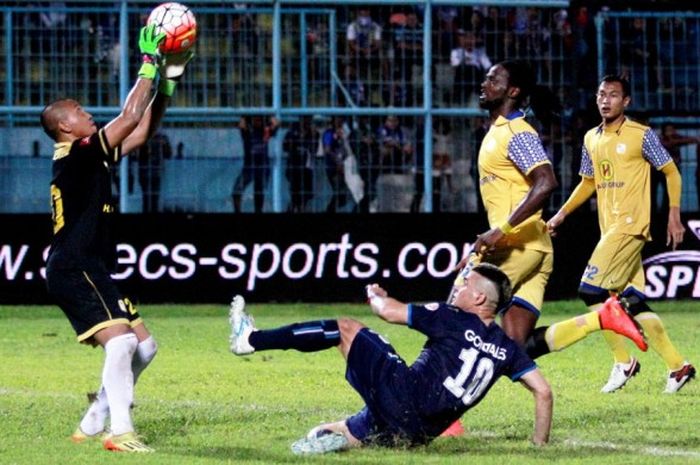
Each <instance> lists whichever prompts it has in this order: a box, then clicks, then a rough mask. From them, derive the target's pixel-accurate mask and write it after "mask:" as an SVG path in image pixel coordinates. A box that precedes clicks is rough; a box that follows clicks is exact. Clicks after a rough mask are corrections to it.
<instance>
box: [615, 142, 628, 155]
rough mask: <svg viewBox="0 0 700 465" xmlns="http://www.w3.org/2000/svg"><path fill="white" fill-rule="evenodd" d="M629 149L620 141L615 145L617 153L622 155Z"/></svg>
mask: <svg viewBox="0 0 700 465" xmlns="http://www.w3.org/2000/svg"><path fill="white" fill-rule="evenodd" d="M626 151H627V145H626V144H623V143H619V144H617V145H616V146H615V153H617V154H618V155H622V154H623V153H625V152H626Z"/></svg>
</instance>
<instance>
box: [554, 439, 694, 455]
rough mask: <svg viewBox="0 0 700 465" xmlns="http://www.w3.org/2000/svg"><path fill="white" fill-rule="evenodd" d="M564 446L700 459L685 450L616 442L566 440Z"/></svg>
mask: <svg viewBox="0 0 700 465" xmlns="http://www.w3.org/2000/svg"><path fill="white" fill-rule="evenodd" d="M564 444H566V445H569V446H574V447H584V448H591V449H606V450H614V451H622V452H632V453H635V454H644V455H651V456H655V457H692V458H696V459H700V452H696V451H692V450H683V449H671V448H667V447H656V446H649V445H643V444H638V445H632V444H615V443H614V442H608V441H581V440H579V439H566V440H565V441H564Z"/></svg>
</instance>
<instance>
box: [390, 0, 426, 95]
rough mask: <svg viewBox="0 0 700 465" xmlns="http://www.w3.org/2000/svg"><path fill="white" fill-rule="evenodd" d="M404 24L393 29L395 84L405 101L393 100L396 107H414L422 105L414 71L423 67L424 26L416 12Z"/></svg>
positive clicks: (410, 13) (408, 16)
mask: <svg viewBox="0 0 700 465" xmlns="http://www.w3.org/2000/svg"><path fill="white" fill-rule="evenodd" d="M405 18H406V21H405V23H404V24H399V25H397V26H395V27H394V29H393V36H394V43H393V46H394V72H393V76H394V83H395V84H396V85H397V86H398V87H400V88H401V93H402V95H403V99H400V100H399V99H395V98H392V99H391V100H390V101H391V102H392V103H393V104H394V105H400V106H412V105H413V104H414V103H420V101H421V99H419V98H416V97H417V95H416V92H415V88H414V86H413V82H414V79H415V78H416V77H417V76H414V69H415V70H416V73H418V71H419V68H420V67H422V65H423V25H422V24H420V23H419V22H418V15H417V14H416V12H415V11H413V10H409V11H408V12H407V13H406V15H405ZM397 100H398V101H397Z"/></svg>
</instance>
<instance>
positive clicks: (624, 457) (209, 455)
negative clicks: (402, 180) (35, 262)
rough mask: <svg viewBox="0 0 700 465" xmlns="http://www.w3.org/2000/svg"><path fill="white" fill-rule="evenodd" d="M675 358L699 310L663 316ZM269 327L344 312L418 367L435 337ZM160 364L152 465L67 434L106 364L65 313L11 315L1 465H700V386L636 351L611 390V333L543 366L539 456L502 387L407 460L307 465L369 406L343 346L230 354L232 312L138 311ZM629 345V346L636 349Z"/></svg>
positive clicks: (572, 308) (379, 326)
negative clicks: (350, 377)
mask: <svg viewBox="0 0 700 465" xmlns="http://www.w3.org/2000/svg"><path fill="white" fill-rule="evenodd" d="M653 306H654V308H655V309H657V310H658V312H659V314H660V315H661V316H662V319H663V321H664V323H665V325H666V327H667V329H668V330H669V334H670V335H671V338H672V340H673V341H674V343H675V344H676V346H677V347H678V349H679V350H680V351H681V352H682V353H683V354H684V356H685V357H687V358H688V359H689V360H691V361H694V362H695V363H696V366H697V364H698V363H699V361H700V340H699V339H698V334H700V320H699V319H698V317H697V314H698V312H699V311H700V302H669V303H657V304H655V305H653ZM249 309H250V311H251V313H252V314H253V315H254V316H255V317H256V322H257V324H258V326H259V327H261V328H269V327H274V326H278V325H282V324H287V323H291V322H294V321H301V320H308V319H318V318H333V317H337V316H341V315H348V316H352V317H355V318H358V319H360V320H361V321H363V322H365V323H366V324H368V325H369V326H371V327H372V328H374V329H376V330H378V331H379V332H380V333H381V334H384V335H387V336H388V338H389V339H390V340H391V341H392V343H393V344H394V346H395V347H396V348H397V350H398V351H399V353H400V354H402V355H403V356H404V358H405V359H406V360H408V361H411V360H413V359H414V358H415V357H416V355H417V354H418V352H419V351H420V347H421V346H422V343H423V341H424V337H423V336H422V335H420V334H418V333H416V332H415V331H412V330H410V329H407V328H405V327H401V326H392V325H388V324H386V323H383V322H381V321H379V320H378V319H377V318H376V317H374V316H373V315H371V312H370V311H369V310H368V308H367V307H365V306H358V305H272V304H264V305H263V304H259V305H251V306H250V307H249ZM140 311H141V313H142V315H143V316H144V317H145V319H146V322H147V325H148V327H149V328H150V329H151V331H152V332H153V334H154V335H155V336H156V338H157V340H158V342H159V353H158V356H157V357H156V359H155V361H154V363H153V364H152V366H151V367H149V369H148V370H147V371H146V372H145V373H144V376H143V378H142V379H141V380H140V381H139V384H138V385H137V389H136V395H137V405H136V407H135V409H134V418H135V423H136V426H137V429H138V431H139V432H140V433H141V434H142V435H143V437H144V438H145V440H146V442H147V443H148V444H149V445H151V446H153V447H154V448H155V449H156V451H157V452H156V453H155V454H152V455H146V456H144V455H130V454H116V453H109V452H106V451H103V450H101V445H100V444H99V443H98V442H91V443H86V444H81V445H75V444H72V443H71V442H70V441H69V440H68V436H69V435H70V433H71V432H72V431H73V429H74V428H75V426H76V425H77V422H78V421H79V419H80V416H81V415H82V413H83V411H84V410H85V408H86V407H87V400H86V395H85V394H86V393H87V392H90V391H94V390H95V389H96V388H97V386H98V385H99V377H100V369H101V365H102V359H103V357H102V354H101V352H100V349H95V350H91V349H89V348H87V347H84V346H81V345H79V344H77V343H76V342H75V336H74V334H73V332H72V330H71V328H70V325H69V324H68V322H67V320H66V319H65V318H64V317H63V314H62V313H61V312H60V310H58V309H57V308H55V307H0V328H2V331H0V354H2V362H3V369H2V370H0V463H2V464H3V465H13V464H21V465H24V464H27V465H29V464H32V465H37V464H39V465H44V464H45V465H52V464H67V463H72V464H93V463H101V464H112V463H120V464H124V463H128V464H130V463H134V464H135V463H138V464H140V465H149V464H168V465H179V464H183V465H184V464H187V465H190V464H234V463H235V464H272V463H279V464H284V463H297V462H303V463H352V464H411V463H420V464H450V463H455V464H456V463H478V464H480V465H481V464H499V465H504V464H518V465H521V464H544V463H553V462H556V463H563V464H579V463H590V464H618V463H620V464H622V463H625V464H627V463H635V464H657V463H664V464H665V465H666V464H676V463H678V464H681V463H683V464H685V463H700V439H698V433H697V431H698V427H699V426H700V420H699V419H698V415H697V414H698V405H700V403H699V402H698V401H699V400H700V383H698V382H694V383H690V384H689V385H688V386H686V387H685V388H684V389H683V390H682V391H681V392H679V393H678V394H676V395H664V394H662V393H661V391H662V390H663V388H664V385H665V377H666V368H665V366H664V364H663V362H662V361H661V360H660V359H659V357H657V356H656V355H655V354H654V353H653V352H651V351H650V352H648V353H646V354H639V353H638V351H636V349H635V350H634V353H636V354H637V355H638V356H639V358H640V360H641V364H642V371H641V373H640V374H639V375H638V376H637V377H635V378H634V379H633V380H631V381H630V383H629V385H628V386H627V387H626V388H625V389H623V390H622V391H620V392H617V393H614V394H607V395H604V394H601V393H599V390H600V388H601V386H602V385H603V384H604V383H605V381H606V379H607V376H608V373H609V370H610V368H611V363H612V359H611V356H610V354H609V351H608V350H607V348H606V345H605V343H604V341H603V339H602V337H601V336H600V335H592V336H591V337H589V338H587V339H586V340H584V341H582V342H580V343H578V344H576V345H574V346H572V347H570V348H569V349H567V350H566V351H564V352H561V353H559V354H552V355H549V356H547V357H544V358H542V359H540V360H538V364H539V365H540V367H541V368H542V370H543V372H544V374H545V376H546V377H547V379H548V380H549V381H550V383H551V385H552V388H553V390H554V393H555V407H554V425H553V428H552V442H551V444H550V445H549V446H547V447H544V448H537V447H534V446H531V445H530V443H529V437H530V434H531V432H532V421H533V403H532V399H531V395H530V394H529V393H528V392H527V391H526V390H525V389H523V388H522V387H521V386H520V385H519V384H517V383H516V384H513V383H511V382H510V381H508V380H507V379H501V380H500V381H499V382H498V383H497V385H496V386H495V387H494V388H493V389H492V391H491V392H490V393H489V394H488V395H487V397H486V398H485V399H484V401H483V402H482V403H481V404H480V405H478V406H477V407H476V408H474V409H473V410H471V411H469V412H467V414H466V415H465V416H464V418H463V422H464V425H465V427H466V428H467V429H468V434H467V435H466V436H464V437H461V438H446V439H443V438H440V439H438V440H436V441H435V442H434V443H432V444H431V445H429V446H426V447H419V448H414V449H409V450H398V451H397V450H386V449H379V448H368V449H364V450H355V451H350V452H347V453H341V454H334V455H330V456H322V457H309V458H299V457H296V456H294V455H292V454H291V452H290V449H289V445H290V444H291V442H293V441H294V440H295V439H297V438H299V437H301V436H302V435H304V434H305V433H306V431H308V430H309V429H310V428H311V427H313V426H315V425H316V424H318V423H320V422H322V421H328V420H336V419H339V418H342V417H344V416H346V415H349V414H352V413H354V412H355V411H356V410H358V409H359V408H360V407H361V405H362V404H361V400H360V398H359V396H357V395H356V394H355V393H354V391H353V390H352V389H351V388H350V387H349V386H348V385H347V383H346V382H345V380H344V378H343V374H344V363H343V360H342V358H341V357H340V356H339V355H338V353H337V351H335V350H328V351H325V352H319V353H311V354H301V353H297V352H291V351H289V352H282V351H279V352H263V353H258V354H254V355H252V356H249V357H243V358H239V357H234V356H232V355H231V354H229V353H228V332H229V328H228V324H227V320H226V315H227V308H226V307H225V306H219V307H215V306H205V305H201V306H177V305H172V306H165V305H163V306H143V307H142V308H140ZM581 311H583V306H582V305H581V304H580V303H578V302H554V303H547V304H546V306H545V311H544V314H545V316H544V317H543V318H542V323H545V324H546V323H551V322H554V321H557V320H560V319H562V318H566V317H568V316H572V315H575V314H577V313H579V312H581ZM630 347H631V344H630Z"/></svg>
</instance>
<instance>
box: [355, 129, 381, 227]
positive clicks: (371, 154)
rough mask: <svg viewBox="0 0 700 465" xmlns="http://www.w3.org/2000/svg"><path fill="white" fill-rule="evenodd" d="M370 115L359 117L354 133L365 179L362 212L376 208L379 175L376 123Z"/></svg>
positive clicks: (360, 208)
mask: <svg viewBox="0 0 700 465" xmlns="http://www.w3.org/2000/svg"><path fill="white" fill-rule="evenodd" d="M372 121H373V120H372V119H371V118H370V117H368V116H360V117H359V118H358V119H357V123H356V128H355V131H353V134H354V136H355V137H354V144H353V147H354V148H355V152H356V153H357V155H358V162H359V168H360V175H361V176H362V179H364V181H365V182H364V188H365V189H364V196H363V198H362V201H361V202H360V203H359V204H358V211H359V212H360V213H369V212H370V211H371V210H372V209H373V208H376V205H374V203H375V198H376V195H377V177H378V176H379V170H378V163H379V150H378V147H377V138H376V134H377V131H376V130H375V128H376V124H372Z"/></svg>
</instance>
